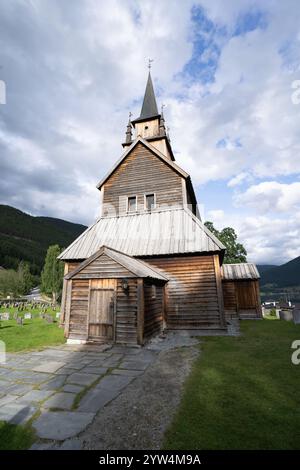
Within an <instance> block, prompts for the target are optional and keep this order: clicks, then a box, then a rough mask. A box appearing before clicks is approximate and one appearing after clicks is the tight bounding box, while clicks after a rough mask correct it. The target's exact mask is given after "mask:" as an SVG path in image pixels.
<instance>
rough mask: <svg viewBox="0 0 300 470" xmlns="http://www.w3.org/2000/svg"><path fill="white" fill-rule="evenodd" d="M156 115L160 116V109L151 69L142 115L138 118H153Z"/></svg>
mask: <svg viewBox="0 0 300 470" xmlns="http://www.w3.org/2000/svg"><path fill="white" fill-rule="evenodd" d="M154 116H158V110H157V104H156V98H155V94H154V89H153V83H152V78H151V73H150V70H149V74H148V80H147V85H146V90H145V95H144V101H143V106H142V110H141V114H140V117H139V118H138V119H147V118H151V117H154Z"/></svg>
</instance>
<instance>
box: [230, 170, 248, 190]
mask: <svg viewBox="0 0 300 470" xmlns="http://www.w3.org/2000/svg"><path fill="white" fill-rule="evenodd" d="M250 178H251V177H250V175H249V174H248V173H246V172H244V171H242V173H239V174H238V175H236V176H234V177H233V178H231V180H230V181H228V183H227V186H228V187H230V188H233V187H234V186H239V185H240V184H242V183H244V182H245V181H248V180H250Z"/></svg>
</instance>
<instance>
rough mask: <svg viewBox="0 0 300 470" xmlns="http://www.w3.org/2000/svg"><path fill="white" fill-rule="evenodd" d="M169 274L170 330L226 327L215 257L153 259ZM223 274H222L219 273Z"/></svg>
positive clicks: (168, 307) (167, 303)
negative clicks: (224, 325)
mask: <svg viewBox="0 0 300 470" xmlns="http://www.w3.org/2000/svg"><path fill="white" fill-rule="evenodd" d="M147 262H148V263H150V264H152V265H154V266H157V267H158V268H159V269H162V270H163V271H165V273H166V276H167V277H168V278H169V282H168V283H167V285H166V310H167V312H166V313H167V326H168V328H178V329H180V328H191V329H192V328H202V327H210V326H213V327H221V326H223V314H224V313H223V299H220V295H221V294H222V292H221V291H220V289H221V287H220V284H221V283H220V282H219V281H220V279H219V280H218V279H217V275H216V268H215V259H214V256H213V255H207V256H184V257H174V258H155V259H154V258H153V259H147ZM218 275H219V273H218Z"/></svg>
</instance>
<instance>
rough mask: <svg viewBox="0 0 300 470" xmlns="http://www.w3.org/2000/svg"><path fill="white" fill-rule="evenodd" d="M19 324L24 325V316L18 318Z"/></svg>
mask: <svg viewBox="0 0 300 470" xmlns="http://www.w3.org/2000/svg"><path fill="white" fill-rule="evenodd" d="M17 325H21V326H23V318H21V317H20V318H17Z"/></svg>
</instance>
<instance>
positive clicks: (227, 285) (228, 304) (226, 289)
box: [222, 281, 238, 320]
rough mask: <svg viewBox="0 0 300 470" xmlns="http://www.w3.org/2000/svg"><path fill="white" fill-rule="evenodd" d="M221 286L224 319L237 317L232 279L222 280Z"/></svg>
mask: <svg viewBox="0 0 300 470" xmlns="http://www.w3.org/2000/svg"><path fill="white" fill-rule="evenodd" d="M222 287H223V298H224V310H225V317H226V319H227V320H231V319H232V318H238V313H237V300H236V292H235V284H234V281H222Z"/></svg>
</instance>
